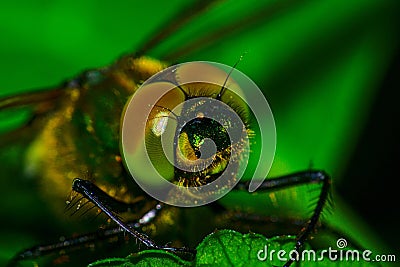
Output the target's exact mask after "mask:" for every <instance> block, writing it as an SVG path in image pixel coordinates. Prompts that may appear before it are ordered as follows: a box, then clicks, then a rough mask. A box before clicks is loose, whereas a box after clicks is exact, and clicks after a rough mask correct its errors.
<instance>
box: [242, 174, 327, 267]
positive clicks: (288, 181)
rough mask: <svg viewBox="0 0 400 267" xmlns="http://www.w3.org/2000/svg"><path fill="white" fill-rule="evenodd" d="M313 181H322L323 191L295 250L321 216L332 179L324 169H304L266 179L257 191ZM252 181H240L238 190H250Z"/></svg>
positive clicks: (289, 262) (302, 243) (291, 261)
mask: <svg viewBox="0 0 400 267" xmlns="http://www.w3.org/2000/svg"><path fill="white" fill-rule="evenodd" d="M311 183H322V188H321V193H320V195H319V199H318V202H317V205H316V207H315V209H314V212H313V214H312V216H311V218H310V220H309V221H308V222H307V223H306V225H305V226H304V227H303V228H302V229H301V231H300V233H299V234H298V235H297V239H296V245H295V250H296V251H297V252H299V250H300V248H301V247H302V246H303V245H304V242H305V241H306V240H307V238H308V236H309V235H310V233H311V232H312V231H313V230H314V229H315V226H316V225H317V222H318V219H319V217H320V216H321V213H322V209H323V207H324V205H325V202H326V200H327V198H328V195H329V190H330V185H331V179H330V177H329V176H328V175H327V174H326V173H325V172H324V171H316V170H310V171H303V172H297V173H293V174H289V175H285V176H281V177H277V178H273V179H267V180H265V181H264V182H263V183H262V184H261V186H260V187H259V188H258V189H257V191H258V192H259V191H271V190H276V189H281V188H286V187H291V186H296V185H302V184H311ZM249 184H250V182H249V181H247V182H239V183H238V184H237V185H236V187H235V189H237V190H248V188H249ZM293 261H294V260H293V259H290V260H289V261H288V262H287V263H286V264H285V265H284V266H285V267H288V266H290V265H291V264H292V263H293Z"/></svg>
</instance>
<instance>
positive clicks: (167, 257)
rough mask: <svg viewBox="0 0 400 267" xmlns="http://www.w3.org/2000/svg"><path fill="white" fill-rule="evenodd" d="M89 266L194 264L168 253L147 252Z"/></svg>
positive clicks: (164, 266) (165, 266)
mask: <svg viewBox="0 0 400 267" xmlns="http://www.w3.org/2000/svg"><path fill="white" fill-rule="evenodd" d="M89 266H90V267H100V266H125V267H128V266H136V267H148V266H163V267H175V266H192V263H191V262H188V261H184V260H182V259H181V258H179V257H178V256H176V255H174V254H172V253H169V252H166V251H162V250H145V251H141V252H139V253H136V254H133V255H131V256H128V257H126V258H111V259H104V260H99V261H96V262H94V263H92V264H90V265H89Z"/></svg>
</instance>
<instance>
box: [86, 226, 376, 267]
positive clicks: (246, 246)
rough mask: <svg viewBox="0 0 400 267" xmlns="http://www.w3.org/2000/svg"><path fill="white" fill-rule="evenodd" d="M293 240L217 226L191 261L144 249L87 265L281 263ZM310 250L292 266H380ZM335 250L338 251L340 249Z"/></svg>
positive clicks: (306, 248)
mask: <svg viewBox="0 0 400 267" xmlns="http://www.w3.org/2000/svg"><path fill="white" fill-rule="evenodd" d="M295 242H296V237H295V236H286V235H285V236H275V237H272V238H266V237H264V236H263V235H260V234H255V233H248V234H241V233H238V232H236V231H233V230H220V231H215V232H214V233H212V234H210V235H208V236H207V237H205V238H204V240H203V241H202V242H201V243H200V244H199V245H198V247H197V254H196V259H195V260H194V261H193V262H189V261H185V260H182V259H181V258H179V257H178V256H176V255H174V254H171V253H169V252H165V251H160V250H147V251H141V252H139V253H136V254H133V255H131V256H129V257H127V258H111V259H105V260H100V261H97V262H95V263H92V264H90V265H89V266H90V267H100V266H108V267H109V266H135V267H137V266H140V267H142V266H143V267H144V266H163V267H177V266H196V267H207V266H210V267H211V266H221V267H224V266H255V267H257V266H264V267H265V266H283V265H284V264H285V263H286V261H287V260H288V259H289V258H290V256H289V255H290V253H291V252H292V251H293V249H294V244H295ZM332 249H335V248H332ZM347 250H349V249H347ZM354 251H355V250H354ZM304 252H305V253H304ZM311 252H312V253H314V250H312V248H311V246H310V245H309V244H307V243H306V244H305V245H304V247H303V250H302V252H300V253H299V254H298V257H299V259H300V261H299V262H295V263H293V264H292V265H291V266H307V267H310V266H329V267H332V266H343V265H347V264H351V266H380V265H379V264H377V263H375V262H367V261H364V260H362V258H361V254H362V251H359V252H360V260H359V261H356V260H352V261H346V260H345V256H344V255H345V250H343V251H342V252H343V253H342V255H343V256H342V260H337V261H334V260H331V258H330V256H329V255H330V254H328V253H327V251H325V252H324V254H323V255H324V256H323V257H321V253H322V251H315V255H314V256H315V257H313V256H312V255H313V254H312V253H311ZM338 252H339V253H340V252H341V251H338ZM309 255H311V256H309ZM332 255H336V257H338V258H339V257H340V256H339V255H340V254H335V253H333V254H332ZM332 258H333V256H332ZM350 259H351V258H350Z"/></svg>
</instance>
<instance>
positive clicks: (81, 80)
mask: <svg viewBox="0 0 400 267" xmlns="http://www.w3.org/2000/svg"><path fill="white" fill-rule="evenodd" d="M229 7H230V4H228V3H224V4H218V3H211V4H210V5H204V9H199V7H197V6H196V8H197V9H196V11H195V13H194V14H191V13H190V12H189V11H186V10H184V11H179V12H177V14H178V15H180V16H179V17H180V19H179V20H176V19H172V21H173V22H172V24H171V25H172V26H170V25H168V26H166V27H165V25H163V28H166V29H167V30H164V31H163V30H162V31H160V32H161V34H160V35H155V38H154V39H151V40H150V41H148V42H146V44H145V45H144V46H138V47H137V49H136V51H137V52H136V53H137V54H136V55H137V56H136V55H135V56H134V58H135V57H138V58H139V57H140V55H141V54H150V55H154V57H155V58H160V59H162V60H165V61H166V62H168V61H173V60H177V59H179V60H182V61H184V60H186V59H190V57H189V55H188V52H187V51H193V50H194V51H197V52H198V54H197V57H198V58H199V59H204V58H206V57H204V58H202V55H204V54H206V53H207V51H209V50H210V45H212V44H210V43H209V42H208V41H207V40H214V42H215V43H218V40H221V39H224V40H235V37H236V36H238V35H239V33H240V35H242V34H243V35H246V31H247V30H248V29H249V28H254V34H255V35H257V33H260V32H268V31H266V29H265V28H263V27H266V28H267V29H268V27H271V24H273V23H276V21H277V20H278V21H279V19H281V18H282V17H284V14H287V12H289V13H290V12H295V11H294V10H297V8H300V7H299V6H296V4H294V3H291V2H290V1H289V2H287V3H285V4H281V5H272V6H270V5H265V6H264V5H262V7H263V9H261V11H259V12H258V13H256V12H255V11H256V10H257V8H256V7H254V9H249V11H248V14H242V17H235V18H234V20H233V22H232V21H229V22H228V23H227V24H226V27H225V28H224V27H221V29H222V30H220V31H217V32H212V33H211V34H210V35H206V36H204V37H203V38H199V40H196V41H195V42H193V43H190V42H185V45H182V49H166V50H169V51H172V54H169V55H168V54H167V53H165V50H164V51H157V45H158V43H160V42H161V41H162V42H164V40H165V39H167V38H166V36H168V35H169V34H171V33H169V32H168V30H169V29H170V30H171V31H172V32H174V31H177V30H176V28H179V27H184V26H185V27H186V25H187V24H189V23H190V20H191V19H196V18H199V17H201V16H202V14H209V13H206V12H212V10H216V11H214V12H217V13H218V14H222V13H221V12H222V10H225V11H226V12H228V11H229V9H228V8H229ZM211 8H212V9H211ZM236 8H237V9H240V7H236ZM191 9H193V7H192V8H191ZM209 9H211V11H209ZM229 12H231V13H229V14H230V15H231V14H232V11H231V10H230V11H229ZM182 14H188V15H187V19H188V20H189V19H190V20H189V21H186V18H185V17H183V16H182ZM246 15H247V16H246ZM217 18H218V16H217ZM175 21H178V22H179V23H182V26H181V25H179V24H174V23H175ZM238 25H242V26H240V27H239V26H238ZM254 25H262V26H260V27H254ZM223 26H224V25H223ZM233 29H235V31H233ZM230 31H233V34H231V35H229V34H227V35H226V36H224V35H223V32H230ZM215 36H220V37H219V39H218V38H215ZM270 36H273V33H271V35H270ZM241 38H246V37H241ZM183 39H184V40H187V38H183ZM271 40H272V37H267V40H266V41H271ZM226 42H227V41H226ZM180 43H181V42H180ZM272 43H273V44H275V45H276V46H278V45H279V42H278V41H276V42H275V43H274V42H272ZM153 45H154V46H155V48H153V47H152V46H153ZM173 47H176V44H175V45H174V46H173ZM153 49H154V50H153ZM244 49H250V48H249V47H244ZM251 49H254V50H253V52H251V51H249V53H248V54H249V55H251V53H256V52H254V51H258V50H256V49H257V48H256V47H254V48H253V47H251ZM179 50H180V51H179ZM216 50H217V51H216V54H219V53H218V52H220V50H218V49H216ZM233 50H236V51H235V52H234V53H236V55H235V56H234V57H230V60H232V58H237V57H238V56H237V55H238V54H239V55H240V54H241V53H242V50H241V48H235V49H233ZM238 50H239V51H240V52H237V51H238ZM162 54H164V56H161V55H162ZM249 55H247V56H246V58H245V60H243V62H241V63H240V64H241V65H239V66H242V63H243V68H244V69H246V64H248V65H249V66H250V65H253V66H254V65H256V66H257V70H256V71H254V72H249V73H261V74H259V76H258V77H260V78H259V79H260V80H266V81H265V84H266V87H268V85H269V84H270V85H273V84H275V85H277V84H284V80H283V79H282V78H277V77H276V76H275V77H274V75H271V76H272V77H274V78H271V79H272V80H269V79H268V78H265V77H263V76H264V75H265V76H268V75H267V73H268V70H265V69H262V68H260V65H259V64H254V61H255V60H258V59H257V57H251V56H249ZM223 57H224V56H223V55H222V56H221V58H222V59H223ZM127 58H129V57H123V58H122V59H121V60H120V61H117V62H120V63H121V62H122V63H123V62H124V59H127ZM207 59H209V58H207ZM270 59H271V60H272V59H273V57H272V56H271V57H270ZM275 60H276V61H275V62H279V60H277V59H275ZM280 60H282V58H281V59H280ZM276 64H278V66H277V68H278V69H279V63H276ZM281 64H282V63H281ZM117 68H118V67H117ZM248 68H249V69H250V67H248ZM280 68H283V66H282V65H281V66H280ZM293 68H294V69H295V70H296V67H295V66H294V67H293ZM298 68H299V67H298ZM298 68H297V70H298ZM108 71H109V69H107V67H106V68H105V69H99V70H97V71H96V70H94V71H88V72H85V73H84V74H82V75H81V76H78V78H73V79H70V80H69V81H68V82H67V83H66V84H63V86H60V87H58V88H55V90H51V91H46V93H43V94H35V93H33V94H27V95H26V94H25V95H23V96H24V97H22V98H21V97H18V96H17V97H16V102H15V103H17V104H18V106H24V107H26V106H28V108H29V106H30V105H31V104H35V105H34V106H35V112H34V114H35V116H34V117H31V119H30V120H27V121H26V122H25V124H24V125H25V126H23V127H28V128H23V130H21V128H18V129H17V130H16V131H15V132H13V134H7V135H6V136H7V138H9V139H10V141H13V140H12V139H17V140H24V141H23V142H20V143H19V145H20V146H22V147H25V145H26V144H24V142H26V143H28V144H32V143H31V142H34V140H33V139H35V138H36V136H35V133H38V132H40V131H39V130H37V128H36V130H35V131H33V130H28V129H35V124H36V123H38V122H40V121H41V120H48V118H47V116H50V117H53V118H55V119H56V118H60V117H62V116H65V114H64V115H62V114H60V113H57V110H58V111H60V107H59V106H60V104H57V103H56V102H57V101H58V99H63V100H60V101H63V102H64V103H65V101H66V100H65V99H66V95H65V93H64V92H65V90H64V88H65V87H74V86H82V85H87V84H88V83H89V84H90V83H91V82H94V83H96V79H97V78H99V76H100V78H101V75H102V72H106V73H107V72H108ZM255 76H256V77H257V74H255ZM147 77H148V75H147ZM144 78H145V77H139V79H138V80H143V79H144ZM273 79H276V80H275V81H274V80H273ZM288 87H289V89H290V86H288ZM266 90H267V89H266ZM270 90H271V91H268V90H267V91H266V92H265V93H266V94H267V93H270V98H271V99H274V97H277V93H275V96H274V92H273V90H272V89H270ZM293 90H294V89H293V87H292V91H291V93H292V94H295V92H293ZM42 96H43V98H41V97H42ZM61 96H62V97H61ZM35 97H38V99H35ZM69 97H70V98H71V99H72V98H73V97H74V96H73V95H70V96H69ZM4 99H8V100H10V98H4ZM12 99H13V97H12V98H11V100H12ZM14 99H15V98H14ZM4 102H5V101H3V103H4ZM11 102H12V101H11ZM36 103H39V104H37V105H36ZM6 104H7V103H5V104H4V105H6ZM123 105H124V103H120V106H121V107H123ZM11 106H13V104H12V103H11ZM284 106H285V104H284ZM286 106H287V105H286ZM3 109H4V110H5V111H7V110H8V109H9V108H8V107H7V108H6V107H3ZM282 110H284V108H283V107H282ZM116 113H121V112H120V111H118V112H116ZM274 113H275V112H274ZM49 114H50V115H49ZM277 114H278V115H279V116H280V117H282V118H285V116H288V115H285V114H286V113H285V112H284V111H279V109H278V111H277ZM119 115H120V114H119ZM112 117H113V118H116V117H118V116H117V115H113V116H112ZM317 120H318V119H317ZM310 123H311V124H312V122H310ZM111 124H112V123H107V127H111V126H110V125H111ZM82 125H83V124H82ZM29 127H31V128H29ZM37 127H39V126H37ZM113 127H114V130H113V131H110V132H118V130H116V129H117V128H118V125H117V126H115V125H114V126H113ZM278 129H279V127H278ZM278 133H279V132H278ZM307 134H308V133H307ZM75 137H77V136H75ZM32 138H33V139H32ZM2 141H3V142H4V143H8V142H6V141H8V139H6V138H3V139H2ZM289 141H290V139H289ZM288 143H289V144H288V147H290V148H291V149H293V147H296V146H294V145H293V141H292V143H290V142H288ZM67 147H68V146H67ZM297 147H299V146H297ZM30 149H32V150H34V146H30ZM288 149H289V148H288ZM16 150H17V149H16ZM83 150H84V151H85V149H83ZM299 150H300V149H299ZM304 151H307V153H317V150H316V149H315V148H313V149H304V150H302V152H301V153H305V152H304ZM310 151H312V152H310ZM24 152H25V151H24ZM82 152H83V151H82ZM31 153H34V152H31ZM60 153H62V151H60ZM117 153H118V152H117ZM117 153H115V154H114V155H110V156H112V158H113V160H114V162H117V163H118V162H119V161H118V160H119V158H118V155H117ZM279 153H281V154H279ZM299 153H300V152H299ZM29 154H30V153H29ZM66 154H68V153H66ZM287 154H289V153H287ZM281 155H285V152H284V151H283V152H282V151H281V152H279V151H278V154H277V162H278V163H276V164H277V165H279V164H282V165H285V164H288V163H287V162H286V163H285V161H284V160H283V159H282V156H281ZM303 158H304V160H300V161H299V162H298V163H296V164H298V165H297V166H296V164H295V165H294V166H290V167H288V166H286V167H285V166H283V167H281V171H282V170H287V169H288V170H292V169H296V168H297V169H304V166H307V165H308V163H309V161H310V159H312V158H313V156H312V155H310V156H307V155H305V156H304V157H303ZM66 160H67V161H68V159H67V158H66ZM314 161H315V163H314V164H315V165H318V166H319V165H322V164H321V162H319V161H318V160H314ZM6 167H7V166H6ZM9 167H10V168H11V166H9ZM120 167H121V166H119V167H116V168H120ZM276 168H277V169H278V167H276ZM47 171H50V170H49V169H48V170H47ZM41 172H43V171H41ZM273 172H275V173H278V171H277V170H275V171H274V169H273ZM90 175H92V174H88V176H90ZM94 175H96V174H94ZM49 177H51V176H49ZM291 177H295V176H291ZM71 182H72V181H71V180H70V181H69V183H66V185H64V186H59V187H54V188H59V190H60V191H62V192H64V193H60V192H56V191H57V190H55V192H47V193H45V192H43V193H42V194H50V195H51V193H54V194H55V195H56V196H52V197H48V198H45V199H47V201H45V203H44V205H43V206H49V203H48V202H56V201H53V199H57V198H60V199H62V198H65V194H66V193H67V192H69V191H70V188H71ZM28 183H31V181H30V182H28ZM46 186H49V185H48V184H46ZM105 187H107V186H105ZM66 188H69V189H66ZM42 191H43V190H41V192H42ZM128 191H129V192H131V191H130V190H128ZM324 191H326V190H324ZM291 194H293V193H291ZM257 197H258V196H257ZM50 199H51V200H50ZM228 200H229V199H228ZM228 200H222V201H221V202H222V203H224V201H225V202H229V201H228ZM134 201H137V200H130V201H128V202H134ZM58 203H63V205H64V203H65V199H64V201H59V202H58ZM52 204H53V203H50V206H51V205H52ZM150 204H151V203H150ZM147 205H148V204H147ZM285 205H286V204H281V206H285ZM39 206H41V207H40V209H45V208H43V207H42V205H39ZM56 206H58V207H54V208H50V209H54V210H55V211H54V212H55V213H57V212H61V213H62V212H63V210H64V208H63V207H62V208H60V207H59V205H56ZM232 206H233V205H232ZM320 206H321V205H320ZM263 209H265V207H263ZM148 210H151V209H148ZM305 210H307V211H309V210H310V209H309V208H306V209H305ZM58 216H62V215H58ZM81 224H83V223H81ZM78 227H79V226H78ZM80 227H82V226H80ZM86 227H87V226H86ZM45 228H46V229H48V227H45ZM286 230H287V229H286ZM193 232H195V231H192V233H191V234H189V235H195V234H194V233H193ZM57 234H59V233H57ZM193 239H196V238H193Z"/></svg>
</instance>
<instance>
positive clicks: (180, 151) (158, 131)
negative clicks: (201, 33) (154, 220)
mask: <svg viewBox="0 0 400 267" xmlns="http://www.w3.org/2000/svg"><path fill="white" fill-rule="evenodd" d="M217 65H218V64H214V65H213V64H208V63H204V62H191V63H185V64H181V65H177V66H173V67H170V68H167V69H165V70H163V71H161V72H160V73H158V74H156V75H155V76H153V77H151V78H150V79H148V80H147V81H146V82H145V83H143V85H142V86H141V87H140V88H139V89H138V90H137V91H136V92H135V94H134V95H133V96H132V97H131V99H130V100H129V101H128V104H127V106H126V107H125V112H124V115H123V118H122V120H123V121H122V137H121V141H122V142H121V150H122V153H121V154H122V155H123V157H124V163H125V165H126V167H127V169H128V170H129V172H130V173H131V175H132V177H133V178H134V180H135V182H136V183H137V184H138V185H139V186H140V187H141V188H142V189H143V190H145V191H146V192H147V193H148V194H150V195H151V196H152V197H154V198H156V199H158V200H160V201H163V202H166V203H168V204H171V205H178V206H199V205H202V204H206V203H209V202H211V201H213V200H216V199H218V198H219V197H221V196H223V195H224V194H226V193H227V192H228V191H229V190H230V189H231V188H233V187H234V186H235V184H236V183H237V182H238V181H239V179H240V178H241V176H242V175H243V173H244V171H245V169H246V168H247V161H248V156H249V151H250V149H249V146H250V144H249V140H248V133H251V132H252V130H251V129H250V128H248V126H249V123H248V122H249V114H250V113H249V110H248V106H247V105H246V102H245V100H244V96H243V93H242V92H241V90H240V87H239V86H238V85H237V84H235V83H234V81H233V79H231V78H230V76H229V75H228V73H231V72H229V69H228V72H226V70H225V69H219V68H218V67H217ZM219 65H220V64H219ZM225 67H227V66H225ZM196 74H197V75H196ZM232 88H234V89H232ZM259 98H260V97H259Z"/></svg>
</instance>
